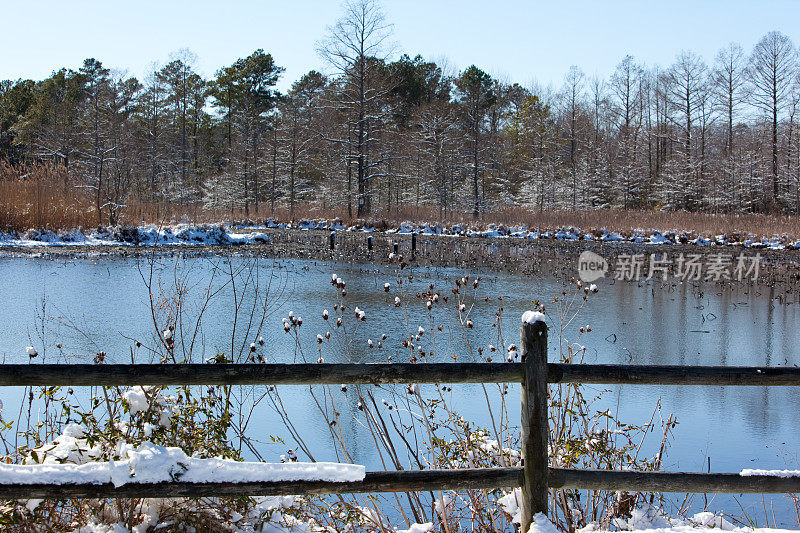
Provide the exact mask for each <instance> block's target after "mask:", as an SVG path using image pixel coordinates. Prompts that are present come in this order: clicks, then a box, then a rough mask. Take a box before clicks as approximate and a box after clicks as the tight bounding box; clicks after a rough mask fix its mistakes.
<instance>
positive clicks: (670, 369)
mask: <svg viewBox="0 0 800 533" xmlns="http://www.w3.org/2000/svg"><path fill="white" fill-rule="evenodd" d="M522 366H523V365H522V363H417V364H410V363H369V364H355V363H345V364H321V365H320V364H313V363H301V364H231V365H212V364H185V365H172V364H170V365H146V364H142V365H90V364H75V365H51V364H44V365H38V364H32V365H28V364H25V365H21V364H4V365H0V386H29V385H39V386H51V385H159V384H160V385H255V384H270V385H302V384H320V383H327V384H339V383H514V382H517V383H518V382H521V381H522ZM547 381H548V382H549V383H566V382H576V383H587V384H632V385H753V386H787V385H800V368H795V367H723V366H708V367H704V366H644V365H586V364H565V363H549V364H548V365H547Z"/></svg>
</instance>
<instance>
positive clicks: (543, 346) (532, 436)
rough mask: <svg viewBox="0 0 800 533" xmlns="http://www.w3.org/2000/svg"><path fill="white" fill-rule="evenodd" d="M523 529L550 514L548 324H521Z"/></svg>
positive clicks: (539, 321)
mask: <svg viewBox="0 0 800 533" xmlns="http://www.w3.org/2000/svg"><path fill="white" fill-rule="evenodd" d="M521 344H522V364H523V374H522V375H523V377H522V388H521V389H522V460H523V476H524V480H525V481H524V483H523V485H522V502H521V503H522V527H521V528H520V531H528V529H529V528H530V526H531V522H532V521H533V517H534V515H535V514H536V513H544V514H547V497H548V492H547V468H548V460H547V440H548V432H549V428H548V419H547V325H546V324H545V323H544V322H543V321H541V320H537V321H536V322H533V323H532V324H531V323H527V322H523V323H522V332H521Z"/></svg>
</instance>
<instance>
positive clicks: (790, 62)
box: [749, 31, 797, 202]
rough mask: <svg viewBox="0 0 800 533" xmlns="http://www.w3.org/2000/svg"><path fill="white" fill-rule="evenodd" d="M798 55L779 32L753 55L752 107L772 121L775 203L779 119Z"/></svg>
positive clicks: (769, 36) (758, 45)
mask: <svg viewBox="0 0 800 533" xmlns="http://www.w3.org/2000/svg"><path fill="white" fill-rule="evenodd" d="M796 62H797V51H796V50H795V48H794V44H792V41H791V39H789V38H788V37H787V36H786V35H783V34H782V33H780V32H777V31H771V32H769V33H768V34H766V35H765V36H764V37H762V38H761V40H760V41H758V43H756V45H755V47H754V48H753V53H752V54H751V55H750V76H749V77H750V83H751V84H752V96H751V100H750V101H751V102H752V104H753V105H754V106H755V107H757V108H758V109H761V110H763V111H765V112H766V113H769V114H770V116H771V119H772V200H773V202H774V201H776V200H777V197H778V194H779V192H780V191H779V189H778V116H779V115H780V113H781V112H782V111H783V108H784V105H785V103H786V98H787V97H788V95H789V91H790V88H791V83H792V77H793V75H794V69H795V67H796Z"/></svg>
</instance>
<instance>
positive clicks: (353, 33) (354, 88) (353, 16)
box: [317, 0, 392, 217]
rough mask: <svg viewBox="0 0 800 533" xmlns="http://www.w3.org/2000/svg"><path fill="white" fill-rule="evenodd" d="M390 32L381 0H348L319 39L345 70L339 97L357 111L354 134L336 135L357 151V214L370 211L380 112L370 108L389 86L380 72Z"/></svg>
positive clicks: (333, 62) (320, 47)
mask: <svg viewBox="0 0 800 533" xmlns="http://www.w3.org/2000/svg"><path fill="white" fill-rule="evenodd" d="M391 33H392V25H391V24H389V23H387V22H386V17H385V16H384V14H383V11H382V10H381V7H380V4H379V3H378V2H377V0H348V1H347V2H345V4H344V15H343V16H342V18H341V19H339V21H338V22H336V24H334V25H333V26H330V27H328V35H327V37H326V38H325V39H324V40H322V41H321V42H319V43H318V45H317V51H318V53H319V54H320V55H321V56H322V57H323V58H324V59H325V60H327V61H328V62H329V63H330V64H331V65H332V66H333V67H334V68H336V69H337V70H338V71H339V72H341V74H342V75H343V78H344V79H343V81H344V87H343V89H344V90H343V91H342V94H341V95H340V98H341V102H340V103H341V104H344V105H345V106H346V107H347V109H348V110H349V111H350V112H351V114H352V115H353V116H354V117H355V118H354V121H353V122H354V128H353V129H354V137H355V138H354V139H350V138H349V136H348V138H346V139H345V138H342V139H336V141H337V142H340V143H342V142H343V143H347V144H349V145H351V147H352V148H353V150H354V152H355V153H354V156H355V159H356V164H357V180H358V216H359V217H361V216H365V215H368V214H369V212H370V206H371V202H370V200H371V197H370V184H371V182H370V180H371V178H373V177H375V175H376V174H377V172H376V167H377V166H378V164H379V163H378V162H375V161H370V160H369V147H370V145H371V144H372V143H374V142H375V141H376V138H375V136H374V134H373V133H374V132H373V131H372V130H371V126H372V125H373V124H374V123H375V122H376V121H377V119H378V118H379V117H378V116H375V115H374V114H373V113H372V112H373V111H374V110H375V108H376V106H375V105H374V104H375V103H376V100H377V99H379V98H380V96H381V95H382V94H384V92H385V91H383V90H381V87H380V84H378V83H377V80H376V78H378V75H377V70H378V68H379V67H380V66H382V64H383V62H384V61H385V59H386V57H387V56H388V53H389V49H390V46H389V43H388V40H389V38H390V37H391ZM332 140H333V139H332Z"/></svg>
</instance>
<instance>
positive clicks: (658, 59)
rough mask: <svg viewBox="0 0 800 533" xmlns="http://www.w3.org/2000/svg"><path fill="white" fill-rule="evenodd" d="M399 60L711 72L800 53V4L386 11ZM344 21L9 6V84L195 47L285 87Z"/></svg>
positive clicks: (191, 8) (181, 5)
mask: <svg viewBox="0 0 800 533" xmlns="http://www.w3.org/2000/svg"><path fill="white" fill-rule="evenodd" d="M383 7H384V11H385V12H386V14H387V18H388V20H389V21H390V22H392V23H393V24H394V40H395V42H396V43H397V45H398V46H397V48H398V50H402V51H404V52H408V53H409V54H410V55H412V56H413V55H414V54H417V53H420V54H422V55H423V56H424V57H426V58H429V59H437V60H438V59H442V58H447V62H448V64H449V66H450V68H451V69H452V70H453V71H457V70H460V69H463V68H464V67H466V66H469V65H470V64H472V63H474V64H476V65H478V66H479V67H481V68H483V69H484V70H486V71H488V72H490V73H492V74H493V75H495V76H499V77H501V78H503V79H505V80H509V81H517V82H520V83H522V84H524V85H528V84H530V83H531V82H532V81H533V80H538V81H539V82H540V83H542V84H544V85H546V84H548V83H553V84H554V85H560V84H561V82H562V79H563V76H564V74H565V73H566V71H567V69H568V68H569V66H570V65H578V66H579V67H581V68H582V69H583V70H584V71H585V72H586V73H587V74H589V75H593V74H599V75H601V76H606V75H608V74H609V73H610V72H611V71H612V70H613V68H614V66H615V65H616V64H617V63H618V62H619V61H620V60H621V59H622V57H623V56H624V55H625V54H632V55H634V56H635V57H636V58H637V59H638V60H639V61H642V62H644V63H646V64H648V65H653V64H659V65H661V66H668V65H669V64H670V63H671V62H672V61H673V59H674V57H675V55H676V54H677V53H678V52H680V51H681V50H682V49H689V50H693V51H694V52H696V53H698V54H700V55H702V56H703V57H704V58H705V59H706V61H707V62H709V63H710V62H711V61H712V60H713V56H714V54H715V52H716V51H717V50H718V49H719V48H721V47H722V46H724V45H725V44H727V43H728V42H730V41H737V42H739V43H741V44H742V46H743V47H744V48H745V50H746V51H747V52H748V53H749V50H750V49H751V47H752V45H753V44H754V43H755V42H756V41H757V40H758V39H759V38H760V37H761V36H762V35H763V34H764V33H766V32H767V31H770V30H779V31H781V32H783V33H785V34H786V35H788V36H789V37H790V38H791V39H792V40H793V41H794V42H795V43H796V44H798V43H800V1H797V0H795V1H788V0H783V1H761V2H755V1H753V2H749V1H740V0H729V1H727V2H725V1H703V0H694V1H685V0H672V1H670V2H651V1H630V0H629V1H617V0H606V1H588V0H572V1H569V2H553V1H551V2H539V1H529V2H522V1H508V0H482V1H477V0H461V1H457V2H455V1H444V0H438V1H437V0H426V1H423V0H384V1H383ZM339 14H340V4H339V2H338V1H336V0H329V1H322V0H294V1H291V0H290V1H285V0H284V1H281V2H272V1H264V0H261V1H257V0H230V1H227V2H209V1H203V0H195V1H172V0H161V1H153V0H135V1H133V2H125V3H122V2H116V1H113V0H112V1H104V2H99V1H90V0H75V1H64V0H47V1H36V0H33V1H31V2H22V1H19V0H0V20H4V23H3V36H2V37H3V38H2V41H3V48H4V53H3V55H2V56H0V79H8V78H19V77H30V78H34V79H40V78H42V77H45V76H47V75H49V74H50V72H52V71H53V70H54V69H57V68H59V67H61V66H68V67H72V68H77V67H78V66H80V64H81V63H82V61H83V59H84V58H86V57H96V58H97V59H99V60H101V61H102V62H103V64H104V65H105V66H107V67H112V68H121V69H127V70H128V71H129V73H130V74H132V75H135V76H138V77H141V76H142V75H143V74H144V72H146V71H147V70H148V68H149V65H150V64H151V63H153V62H154V61H155V62H159V63H164V62H165V61H167V60H168V59H169V57H170V53H171V52H174V51H176V50H178V49H180V48H189V49H190V50H192V51H193V52H194V53H195V54H197V56H198V62H197V69H198V71H200V72H201V73H202V74H204V75H205V76H213V74H214V72H215V71H216V70H217V69H218V68H219V67H221V66H223V65H227V64H230V63H232V62H233V61H234V60H236V59H237V58H239V57H244V56H246V55H248V54H250V53H251V52H252V51H253V50H255V49H256V48H263V49H264V50H265V51H267V52H269V53H271V54H272V55H273V56H274V57H275V59H276V61H277V63H278V64H279V65H282V66H284V67H285V68H286V73H285V74H284V78H283V80H282V81H281V83H280V85H279V86H280V88H282V89H285V88H286V87H288V86H289V85H290V84H291V82H292V81H294V80H296V79H297V78H298V77H299V76H300V75H302V74H303V73H304V72H307V71H308V70H310V69H312V68H315V69H324V67H325V65H324V63H323V61H322V60H321V59H320V58H319V57H318V56H317V54H316V52H315V43H316V42H317V41H318V40H319V39H320V38H322V37H323V36H324V34H325V31H326V26H327V25H330V24H332V23H333V22H334V21H335V20H336V19H337V18H338V16H339Z"/></svg>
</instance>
